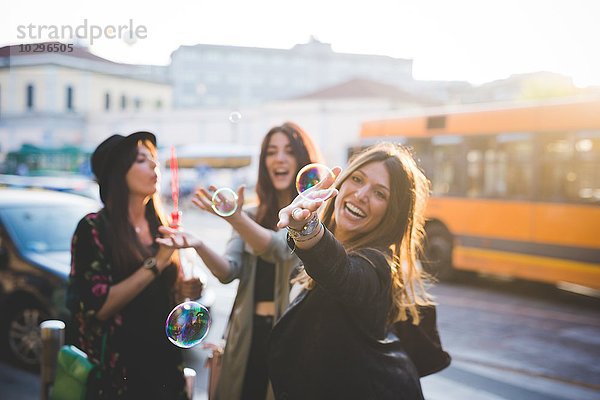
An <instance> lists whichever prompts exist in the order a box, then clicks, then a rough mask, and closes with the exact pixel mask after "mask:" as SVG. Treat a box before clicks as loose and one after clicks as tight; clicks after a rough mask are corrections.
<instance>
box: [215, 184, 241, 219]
mask: <svg viewBox="0 0 600 400" xmlns="http://www.w3.org/2000/svg"><path fill="white" fill-rule="evenodd" d="M237 204H238V196H237V193H236V192H234V191H233V190H232V189H229V188H220V189H217V190H216V191H215V193H214V194H213V196H212V204H211V206H212V209H213V210H215V212H216V213H217V214H218V215H220V216H221V217H229V216H230V215H233V213H235V211H236V210H237Z"/></svg>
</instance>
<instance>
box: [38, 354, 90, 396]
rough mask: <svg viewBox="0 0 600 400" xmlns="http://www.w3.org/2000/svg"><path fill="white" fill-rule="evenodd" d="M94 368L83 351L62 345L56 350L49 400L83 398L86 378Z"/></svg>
mask: <svg viewBox="0 0 600 400" xmlns="http://www.w3.org/2000/svg"><path fill="white" fill-rule="evenodd" d="M96 368H97V366H96V365H95V364H93V363H92V362H91V361H90V360H88V357H87V355H86V354H85V353H84V352H83V351H81V350H79V349H78V348H77V347H75V346H71V345H69V346H63V347H62V348H61V349H60V351H59V352H58V360H57V362H56V377H55V379H54V385H53V386H52V390H51V391H50V400H85V398H86V394H87V383H88V379H89V378H90V374H92V371H94V370H95V369H96Z"/></svg>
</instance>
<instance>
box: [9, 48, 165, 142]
mask: <svg viewBox="0 0 600 400" xmlns="http://www.w3.org/2000/svg"><path fill="white" fill-rule="evenodd" d="M171 101H172V90H171V85H170V84H169V83H168V82H167V78H166V67H162V68H161V67H155V66H143V65H127V64H118V63H114V62H111V61H109V60H106V59H103V58H101V57H97V56H95V55H93V54H92V53H90V52H89V51H87V49H85V48H81V47H74V48H73V50H72V52H56V53H52V52H42V53H32V52H22V51H20V46H18V45H17V46H6V47H3V48H0V145H1V146H2V147H1V149H0V150H1V151H2V152H8V151H14V150H17V149H18V148H19V147H20V146H21V145H22V144H23V143H28V144H31V145H36V146H41V147H47V148H55V147H61V146H65V145H76V146H88V145H91V144H93V143H95V142H96V141H97V140H96V138H92V137H90V136H89V120H90V118H92V116H96V115H115V116H122V117H125V116H126V115H128V114H129V113H133V112H141V111H148V110H163V109H169V108H170V107H171Z"/></svg>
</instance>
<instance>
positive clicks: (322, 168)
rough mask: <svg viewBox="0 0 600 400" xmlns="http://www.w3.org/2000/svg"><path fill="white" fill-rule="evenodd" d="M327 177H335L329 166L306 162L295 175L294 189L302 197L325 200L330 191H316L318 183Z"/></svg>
mask: <svg viewBox="0 0 600 400" xmlns="http://www.w3.org/2000/svg"><path fill="white" fill-rule="evenodd" d="M327 178H331V179H335V175H334V174H333V171H331V169H329V167H327V166H326V165H323V164H308V165H306V166H304V167H303V168H302V169H301V170H300V171H298V175H296V190H297V191H298V194H299V195H300V196H301V197H302V198H304V199H307V200H316V199H323V200H325V199H326V198H327V197H329V195H330V194H331V191H324V192H320V193H316V192H317V191H318V190H319V189H320V188H319V183H321V182H323V181H324V180H325V179H327Z"/></svg>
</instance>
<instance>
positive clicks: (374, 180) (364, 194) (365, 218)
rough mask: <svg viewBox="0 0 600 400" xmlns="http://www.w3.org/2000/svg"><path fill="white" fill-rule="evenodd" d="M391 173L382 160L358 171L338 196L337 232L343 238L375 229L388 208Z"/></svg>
mask: <svg viewBox="0 0 600 400" xmlns="http://www.w3.org/2000/svg"><path fill="white" fill-rule="evenodd" d="M389 198H390V175H389V173H388V170H387V168H386V167H385V165H384V164H383V162H381V161H375V162H372V163H369V164H366V165H364V166H362V167H361V168H359V169H357V170H356V171H354V172H353V173H352V174H350V176H348V179H346V180H345V181H344V183H342V185H341V186H340V189H339V194H338V195H337V197H336V198H335V211H334V215H335V224H336V228H335V236H336V237H337V238H338V239H339V240H340V241H342V242H344V241H345V240H348V239H349V238H352V237H355V236H356V235H358V234H364V233H367V232H370V231H372V230H373V229H375V228H376V227H377V226H378V225H379V223H380V222H381V220H382V219H383V216H384V214H385V212H386V210H387V207H388V202H389Z"/></svg>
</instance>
